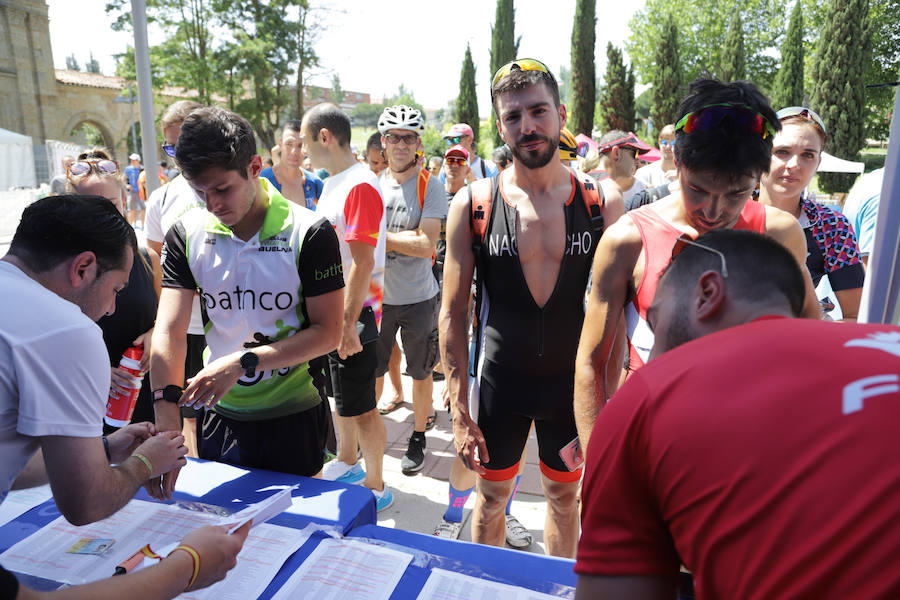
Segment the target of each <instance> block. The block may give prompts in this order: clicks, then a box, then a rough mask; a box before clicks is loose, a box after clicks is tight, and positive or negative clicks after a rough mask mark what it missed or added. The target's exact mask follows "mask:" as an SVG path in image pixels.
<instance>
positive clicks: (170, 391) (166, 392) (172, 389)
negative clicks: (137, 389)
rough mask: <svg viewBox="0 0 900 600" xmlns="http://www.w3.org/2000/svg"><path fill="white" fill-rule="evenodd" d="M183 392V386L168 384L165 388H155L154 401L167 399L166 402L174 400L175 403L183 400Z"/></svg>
mask: <svg viewBox="0 0 900 600" xmlns="http://www.w3.org/2000/svg"><path fill="white" fill-rule="evenodd" d="M183 393H184V390H183V389H181V386H178V385H167V386H166V387H164V388H160V389H158V390H153V401H154V402H156V401H157V400H165V401H166V402H172V403H173V404H174V403H176V402H178V401H179V400H181V395H182V394H183Z"/></svg>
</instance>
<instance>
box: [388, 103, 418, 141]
mask: <svg viewBox="0 0 900 600" xmlns="http://www.w3.org/2000/svg"><path fill="white" fill-rule="evenodd" d="M391 129H403V130H406V131H412V132H413V133H415V134H417V135H422V134H423V133H425V119H424V118H422V113H421V112H419V110H418V109H416V108H413V107H411V106H406V105H403V104H398V105H397V106H388V107H387V108H385V109H384V112H382V113H381V116H380V117H379V118H378V132H379V133H381V135H384V134H386V133H387V132H388V131H390V130H391Z"/></svg>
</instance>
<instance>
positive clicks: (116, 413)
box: [104, 346, 144, 427]
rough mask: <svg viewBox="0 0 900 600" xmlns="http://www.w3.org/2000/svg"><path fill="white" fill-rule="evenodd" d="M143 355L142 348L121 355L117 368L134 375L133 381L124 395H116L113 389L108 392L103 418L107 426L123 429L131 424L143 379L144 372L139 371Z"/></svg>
mask: <svg viewBox="0 0 900 600" xmlns="http://www.w3.org/2000/svg"><path fill="white" fill-rule="evenodd" d="M143 355H144V348H143V347H142V346H132V347H131V348H129V349H128V350H126V351H125V354H123V355H122V360H120V361H119V368H120V369H124V370H125V371H127V372H129V373H131V374H132V375H134V377H135V380H134V381H133V382H132V384H131V385H130V386H129V387H128V392H127V393H125V394H121V393H118V392H116V391H115V390H113V389H110V390H109V401H108V402H107V403H106V416H105V417H104V420H105V421H106V424H107V425H112V426H113V427H125V426H126V425H128V424H129V423H130V422H131V415H132V414H134V405H135V404H136V403H137V399H138V394H139V393H140V392H141V382H142V381H143V379H144V372H143V371H141V357H142V356H143Z"/></svg>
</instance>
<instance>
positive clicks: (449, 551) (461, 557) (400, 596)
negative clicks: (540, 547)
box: [347, 525, 576, 600]
mask: <svg viewBox="0 0 900 600" xmlns="http://www.w3.org/2000/svg"><path fill="white" fill-rule="evenodd" d="M347 538H348V539H359V540H365V541H368V542H369V543H374V544H383V545H384V546H385V547H387V548H393V549H396V550H401V551H405V552H408V553H411V554H412V555H413V558H412V560H411V561H410V564H409V565H408V566H407V568H406V571H405V572H404V573H403V577H402V578H401V579H400V582H399V584H398V585H397V588H396V589H395V590H394V593H393V594H392V595H391V597H390V600H406V599H415V598H418V597H419V595H420V593H423V589H424V590H425V592H427V591H428V590H427V589H426V588H428V587H430V584H429V582H428V580H429V578H431V577H435V576H436V574H438V573H441V572H443V573H447V572H449V573H450V574H457V575H462V576H464V577H471V578H475V579H478V580H481V582H484V584H485V585H487V582H495V583H497V584H500V585H508V586H514V587H516V588H521V591H519V592H514V591H513V590H506V591H504V590H502V588H501V589H500V590H498V592H499V593H500V596H497V597H503V598H517V597H518V598H532V597H541V598H543V594H548V595H550V596H553V597H557V598H574V597H575V581H576V576H575V572H574V570H573V568H574V566H575V561H574V560H569V559H564V558H556V557H553V556H544V555H541V554H532V553H529V552H521V551H518V550H509V549H506V548H497V547H494V546H483V545H481V544H474V543H471V542H463V541H457V540H446V539H441V538H438V537H435V536H431V535H423V534H420V533H414V532H411V531H401V530H397V529H388V528H386V527H379V526H377V525H362V526H360V527H357V528H355V529H354V530H353V531H351V532H350V533H349V535H348V536H347ZM432 583H436V582H432ZM441 585H442V586H443V590H442V592H441V594H439V595H437V596H435V597H444V598H456V597H457V595H456V593H455V592H454V591H453V589H451V588H452V587H454V586H456V587H459V588H462V590H464V591H462V593H461V594H460V595H459V597H460V598H465V597H479V596H478V594H475V593H474V589H473V587H471V586H477V585H479V583H478V582H475V581H474V580H469V581H468V582H466V581H465V580H463V579H462V578H460V579H458V580H454V579H452V578H451V577H450V575H446V578H445V580H444V581H442V582H441ZM529 591H531V592H536V594H534V595H531V594H529Z"/></svg>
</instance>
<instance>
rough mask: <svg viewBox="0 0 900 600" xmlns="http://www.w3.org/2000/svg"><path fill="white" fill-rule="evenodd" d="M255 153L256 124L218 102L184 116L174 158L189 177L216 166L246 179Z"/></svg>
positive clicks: (191, 177)
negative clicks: (254, 131) (254, 125)
mask: <svg viewBox="0 0 900 600" xmlns="http://www.w3.org/2000/svg"><path fill="white" fill-rule="evenodd" d="M254 156H256V139H255V138H254V137H253V127H251V126H250V123H248V122H247V119H245V118H244V117H242V116H240V115H238V114H236V113H233V112H231V111H230V110H225V109H224V108H219V107H218V106H206V107H203V108H198V109H197V110H195V111H194V112H192V113H191V114H189V115H188V116H187V117H185V119H184V122H183V123H182V125H181V135H179V136H178V143H177V144H176V145H175V160H177V161H178V166H179V167H181V171H182V173H184V176H185V177H187V178H188V179H193V178H195V177H197V176H198V175H200V174H201V173H203V172H204V171H206V170H207V169H211V168H214V167H218V168H220V169H223V170H225V171H237V172H238V173H240V174H241V177H243V178H244V179H246V178H247V166H248V165H249V164H250V161H251V160H252V159H253V157H254Z"/></svg>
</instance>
